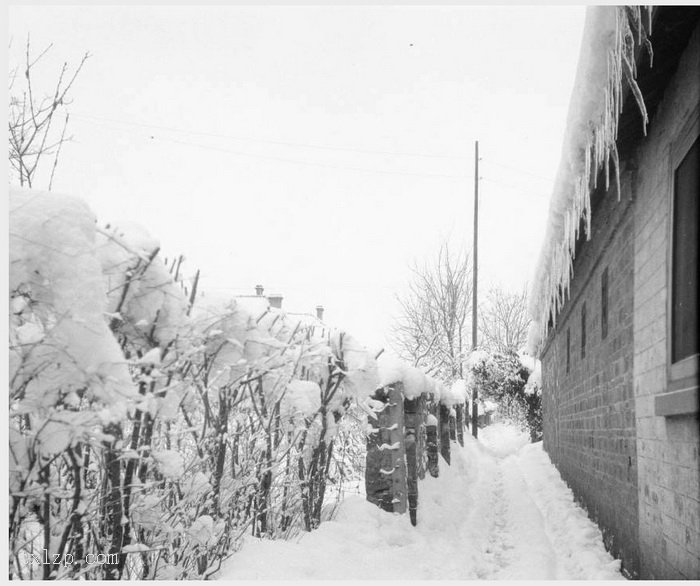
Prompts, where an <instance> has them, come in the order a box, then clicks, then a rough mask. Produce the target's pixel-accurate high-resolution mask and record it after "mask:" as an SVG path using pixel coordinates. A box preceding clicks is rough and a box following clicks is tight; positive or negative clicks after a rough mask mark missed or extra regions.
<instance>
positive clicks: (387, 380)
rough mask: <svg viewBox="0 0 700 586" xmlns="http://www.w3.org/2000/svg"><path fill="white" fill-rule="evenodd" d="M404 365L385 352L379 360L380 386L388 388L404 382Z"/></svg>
mask: <svg viewBox="0 0 700 586" xmlns="http://www.w3.org/2000/svg"><path fill="white" fill-rule="evenodd" d="M404 366H405V365H404V363H403V362H402V361H401V360H400V359H399V358H397V357H396V356H394V355H393V354H390V353H389V352H384V353H382V355H381V356H380V357H379V358H377V368H378V370H379V386H381V387H386V386H389V385H391V384H393V383H397V382H399V381H401V380H403V373H404Z"/></svg>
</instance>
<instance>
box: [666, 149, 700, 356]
mask: <svg viewBox="0 0 700 586" xmlns="http://www.w3.org/2000/svg"><path fill="white" fill-rule="evenodd" d="M699 145H700V140H698V139H696V140H695V143H694V144H693V146H692V147H690V150H689V151H688V153H687V154H686V155H685V157H684V158H683V160H682V161H681V163H680V165H679V166H678V168H677V169H676V173H675V177H674V179H675V181H674V193H673V244H672V246H673V249H672V250H673V252H672V255H673V258H672V262H671V265H672V268H671V272H672V276H671V279H672V281H671V362H673V363H676V362H679V361H680V360H683V359H684V358H688V357H689V356H693V355H694V354H697V353H698V314H697V306H696V304H697V299H698V221H699V218H698V198H700V166H699V165H698V161H700V146H699Z"/></svg>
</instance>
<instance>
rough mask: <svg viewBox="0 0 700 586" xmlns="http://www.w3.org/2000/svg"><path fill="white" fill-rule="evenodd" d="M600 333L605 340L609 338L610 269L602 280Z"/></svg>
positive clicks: (604, 273)
mask: <svg viewBox="0 0 700 586" xmlns="http://www.w3.org/2000/svg"><path fill="white" fill-rule="evenodd" d="M600 331H601V335H602V339H603V340H605V338H607V337H608V267H605V270H604V271H603V276H602V277H601V278H600Z"/></svg>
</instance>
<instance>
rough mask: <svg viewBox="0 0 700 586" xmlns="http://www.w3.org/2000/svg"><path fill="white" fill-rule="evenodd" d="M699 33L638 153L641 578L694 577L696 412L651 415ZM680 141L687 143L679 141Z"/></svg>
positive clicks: (662, 352)
mask: <svg viewBox="0 0 700 586" xmlns="http://www.w3.org/2000/svg"><path fill="white" fill-rule="evenodd" d="M698 72H700V29H698V28H696V30H695V32H694V33H693V36H692V37H691V40H690V43H689V44H688V47H687V49H686V51H685V54H684V55H683V57H682V58H681V61H680V63H679V66H678V70H677V71H676V74H675V76H674V78H673V79H672V81H671V83H670V84H669V86H668V87H667V88H666V91H665V93H664V98H663V101H662V102H661V104H660V106H659V109H658V111H657V113H656V116H655V118H654V120H653V121H652V124H651V126H650V132H649V135H648V137H647V139H646V140H645V141H644V142H643V143H642V145H641V146H640V147H639V148H638V150H637V153H636V162H637V166H638V172H637V177H636V182H635V191H636V201H635V206H634V225H635V236H634V247H635V251H636V255H635V263H634V314H635V320H634V391H635V403H636V417H637V436H638V437H637V452H638V467H639V471H638V474H639V483H638V484H639V487H638V488H639V538H640V556H641V577H642V578H644V579H700V475H699V474H698V470H699V468H700V463H699V461H698V445H699V443H700V438H699V437H698V429H699V428H700V423H699V422H698V418H697V415H692V414H691V415H685V416H678V417H657V416H655V414H654V397H655V396H656V395H657V394H659V393H664V392H666V391H667V390H668V382H667V381H668V361H669V356H668V333H669V325H668V324H669V315H668V296H669V287H668V283H669V266H668V263H669V246H670V233H669V226H670V223H669V216H670V210H671V198H672V189H671V185H672V183H671V177H672V175H673V171H674V166H675V165H677V161H675V160H674V159H675V158H674V145H676V144H678V143H679V141H680V140H681V139H682V137H684V136H686V137H688V136H689V137H690V139H691V140H692V138H693V137H697V135H698V123H697V120H698V104H700V74H698ZM686 142H687V138H686Z"/></svg>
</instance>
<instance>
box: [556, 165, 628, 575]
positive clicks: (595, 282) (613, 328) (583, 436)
mask: <svg viewBox="0 0 700 586" xmlns="http://www.w3.org/2000/svg"><path fill="white" fill-rule="evenodd" d="M625 178H626V179H628V177H627V175H626V176H625ZM625 185H626V186H627V187H623V190H622V194H621V197H620V199H619V201H618V198H617V196H616V194H615V190H614V189H612V190H611V191H610V192H608V193H602V192H601V193H598V194H597V195H596V196H595V198H594V200H595V199H597V200H598V201H597V203H594V210H593V216H592V231H593V232H592V234H591V239H590V240H589V241H587V242H584V243H583V244H582V246H581V247H580V250H579V251H578V253H577V255H576V259H575V261H574V275H575V278H574V280H573V282H572V288H571V296H570V298H569V301H568V302H567V303H566V305H565V306H564V307H563V308H562V311H561V313H560V314H559V317H558V319H557V326H556V329H555V330H554V331H553V333H552V334H551V335H550V339H549V342H548V345H547V346H546V347H545V351H544V353H543V355H542V364H543V383H544V389H545V392H544V394H543V411H544V447H545V449H546V450H547V452H548V453H549V455H550V457H551V459H552V461H553V462H554V463H555V464H556V466H557V468H558V469H559V471H560V473H561V475H562V477H563V478H564V480H565V481H566V482H567V484H568V485H569V486H570V487H571V489H572V490H573V492H574V494H575V495H576V498H577V499H578V500H579V502H580V503H581V504H582V505H583V506H584V508H585V509H586V510H587V512H588V514H589V516H590V517H591V518H592V519H593V520H594V521H596V522H597V523H598V524H599V526H600V527H601V529H602V532H603V537H604V542H605V545H606V547H607V548H608V550H609V551H610V552H611V553H612V554H613V555H615V556H616V557H619V558H620V559H621V560H622V562H623V568H624V569H625V571H626V572H627V573H628V574H629V575H631V576H636V575H638V573H639V551H638V548H637V541H638V538H637V535H638V533H637V530H638V517H637V514H638V510H637V492H638V491H637V453H636V450H637V446H636V431H635V420H636V419H635V416H634V393H633V386H632V360H633V354H634V347H633V337H632V332H633V329H632V328H633V319H632V311H633V303H634V302H633V296H634V288H633V283H634V276H633V267H634V249H633V245H634V238H633V236H634V231H633V215H632V212H631V210H632V200H631V193H630V190H629V181H627V182H626V183H625ZM606 268H607V271H608V331H607V336H606V337H605V339H603V337H602V287H601V277H602V274H603V271H604V270H605V269H606ZM584 303H585V306H586V319H585V328H586V348H585V357H582V352H581V344H582V323H581V319H582V308H583V304H584ZM567 330H568V331H569V336H570V344H571V346H570V365H569V372H568V373H567V368H566V337H567Z"/></svg>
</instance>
